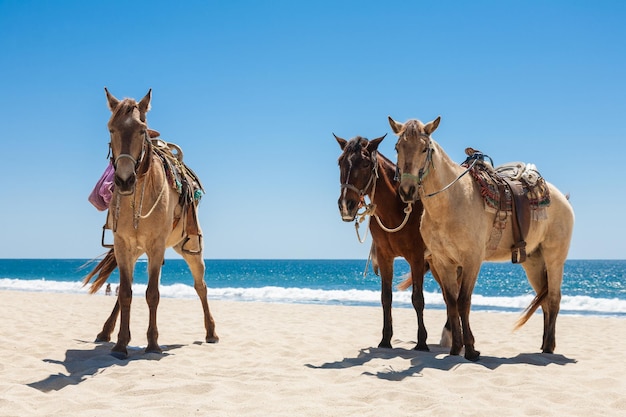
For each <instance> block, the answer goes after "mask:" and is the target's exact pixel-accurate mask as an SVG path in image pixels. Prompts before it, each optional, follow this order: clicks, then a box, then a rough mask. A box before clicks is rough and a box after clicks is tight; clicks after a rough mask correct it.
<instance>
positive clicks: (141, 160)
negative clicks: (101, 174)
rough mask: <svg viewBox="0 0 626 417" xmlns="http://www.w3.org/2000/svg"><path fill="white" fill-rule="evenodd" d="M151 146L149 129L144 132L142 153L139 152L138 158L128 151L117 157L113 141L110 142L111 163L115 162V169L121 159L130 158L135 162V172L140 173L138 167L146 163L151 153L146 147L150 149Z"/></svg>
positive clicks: (109, 156)
mask: <svg viewBox="0 0 626 417" xmlns="http://www.w3.org/2000/svg"><path fill="white" fill-rule="evenodd" d="M150 147H151V143H150V137H149V136H148V131H147V130H146V131H145V132H144V140H143V142H142V144H141V154H139V158H138V159H135V157H134V156H132V155H131V154H128V153H122V154H119V155H118V156H117V157H116V156H115V155H113V148H112V147H111V142H109V155H108V158H109V159H110V160H111V163H112V164H113V169H115V170H117V163H118V162H119V161H120V159H130V160H131V162H132V163H133V166H134V167H135V172H136V173H137V174H139V172H138V169H139V167H140V166H141V165H142V164H143V163H144V158H145V157H146V154H148V153H149V152H146V148H148V149H150ZM146 171H147V170H146ZM142 174H145V172H142Z"/></svg>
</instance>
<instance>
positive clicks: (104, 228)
mask: <svg viewBox="0 0 626 417" xmlns="http://www.w3.org/2000/svg"><path fill="white" fill-rule="evenodd" d="M107 230H111V229H109V228H108V227H107V225H106V224H105V225H104V226H102V240H101V241H100V244H101V245H102V247H103V248H107V249H112V248H113V243H104V235H105V233H106V231H107Z"/></svg>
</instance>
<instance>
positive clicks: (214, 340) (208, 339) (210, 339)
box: [206, 336, 220, 343]
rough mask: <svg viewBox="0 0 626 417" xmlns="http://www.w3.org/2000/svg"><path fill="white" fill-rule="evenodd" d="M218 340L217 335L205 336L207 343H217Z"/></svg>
mask: <svg viewBox="0 0 626 417" xmlns="http://www.w3.org/2000/svg"><path fill="white" fill-rule="evenodd" d="M219 341H220V338H219V337H218V336H213V337H207V338H206V342H207V343H218V342H219Z"/></svg>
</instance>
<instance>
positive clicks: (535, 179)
mask: <svg viewBox="0 0 626 417" xmlns="http://www.w3.org/2000/svg"><path fill="white" fill-rule="evenodd" d="M497 172H498V168H496V169H495V171H494V169H493V168H492V167H491V166H490V165H487V164H486V163H485V162H484V161H477V163H476V164H475V165H474V167H473V168H472V169H470V175H471V176H472V178H473V179H474V181H476V183H477V184H478V186H479V187H480V194H481V195H482V196H483V199H484V201H485V208H486V209H487V210H489V211H493V212H497V211H498V210H505V211H509V212H510V211H512V207H511V205H512V204H513V203H512V198H511V195H510V194H509V193H508V192H507V193H505V194H506V195H505V196H502V195H501V193H500V191H499V189H498V184H500V183H501V182H502V181H503V180H502V178H501V176H503V175H506V173H507V172H508V170H500V172H499V173H497ZM516 176H517V177H518V179H515V180H516V181H519V182H520V183H521V184H522V186H523V189H524V193H525V194H526V197H527V198H528V200H529V203H530V209H531V214H532V218H533V219H535V220H542V219H545V218H546V213H545V208H546V207H548V206H549V205H550V190H549V189H548V186H547V184H546V182H545V180H544V179H543V177H541V175H540V174H539V173H538V172H537V171H536V170H534V169H532V171H530V170H529V175H516ZM509 178H510V177H509ZM529 179H532V180H530V181H529Z"/></svg>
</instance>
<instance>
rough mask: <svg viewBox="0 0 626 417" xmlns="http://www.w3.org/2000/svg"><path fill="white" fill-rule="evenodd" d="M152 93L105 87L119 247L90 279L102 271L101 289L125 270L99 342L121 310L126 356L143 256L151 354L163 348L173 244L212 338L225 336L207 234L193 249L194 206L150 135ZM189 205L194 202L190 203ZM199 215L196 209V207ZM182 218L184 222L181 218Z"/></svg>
mask: <svg viewBox="0 0 626 417" xmlns="http://www.w3.org/2000/svg"><path fill="white" fill-rule="evenodd" d="M151 91H152V90H150V91H148V94H146V96H145V97H144V98H143V99H141V101H139V102H136V101H135V100H133V99H128V98H126V99H123V100H121V101H120V100H118V99H117V98H115V97H114V96H113V95H111V94H110V93H109V91H108V90H107V89H106V88H105V92H106V97H107V100H108V105H109V109H110V110H111V112H112V116H111V118H110V120H109V123H108V128H109V131H110V133H111V143H110V147H111V148H110V149H111V160H112V161H113V165H114V168H115V193H114V195H113V198H112V200H111V204H110V207H109V215H110V219H111V218H112V223H113V225H112V229H113V245H114V249H113V250H111V251H110V252H109V254H108V255H107V257H106V258H105V259H104V260H103V261H101V262H100V264H99V265H98V266H97V267H96V269H95V270H94V271H93V272H92V273H91V274H90V275H89V276H87V278H85V281H84V282H85V283H87V282H89V280H90V278H91V277H92V276H93V275H94V274H95V273H96V272H100V276H99V277H98V279H97V280H96V281H95V282H94V283H93V285H92V288H91V291H92V292H95V291H97V289H98V288H100V286H102V284H103V283H104V282H105V281H106V278H107V277H108V276H109V275H110V273H111V272H112V271H113V269H114V268H115V266H116V265H117V267H118V268H119V272H120V286H119V295H118V300H117V303H116V306H115V308H114V310H113V312H112V313H111V316H110V317H109V319H108V320H107V322H106V323H105V325H104V327H103V330H102V332H101V333H100V334H99V335H98V340H106V341H108V340H109V338H110V334H111V332H112V330H113V327H114V325H115V321H116V318H117V310H118V308H119V310H120V312H121V319H120V329H119V333H118V338H117V343H116V345H115V346H114V347H113V349H112V352H113V353H114V354H115V355H116V356H120V357H126V356H127V355H128V352H127V346H128V343H129V342H130V328H129V320H130V305H131V300H132V283H133V270H134V268H135V263H136V261H137V259H138V258H139V257H140V256H141V255H143V254H146V255H147V257H148V288H147V290H146V301H147V303H148V308H149V312H150V317H149V324H148V332H147V339H148V345H147V347H146V352H161V347H160V346H159V344H158V343H157V338H158V335H159V332H158V329H157V307H158V304H159V298H160V295H159V281H160V276H161V266H162V265H163V262H164V256H165V249H166V248H168V247H172V248H173V249H174V250H175V251H176V252H178V253H179V254H180V255H181V256H182V257H183V258H184V259H185V261H186V262H187V264H188V265H189V268H190V270H191V274H192V275H193V279H194V288H195V290H196V292H197V293H198V296H199V297H200V301H201V303H202V309H203V311H204V324H205V328H206V338H205V340H206V342H208V343H215V342H217V341H218V340H219V338H218V336H217V334H216V333H215V322H214V321H213V317H212V316H211V313H210V311H209V303H208V300H207V288H206V283H205V281H204V272H205V266H204V259H203V257H202V232H201V231H200V229H199V225H198V230H197V232H198V233H197V239H199V241H197V242H196V245H197V247H194V250H189V247H186V246H185V245H188V244H189V242H188V241H189V239H188V238H189V237H190V236H189V235H188V233H187V229H186V227H185V225H186V223H187V222H186V221H185V220H186V219H185V217H186V216H187V215H188V207H183V205H184V203H182V205H181V200H183V199H181V198H180V196H179V193H178V191H177V190H176V188H174V187H173V186H172V185H171V182H170V181H169V180H168V177H167V173H166V168H165V166H164V163H163V161H162V160H161V158H159V156H158V155H157V154H156V151H155V149H153V145H152V143H151V141H150V140H149V137H148V127H147V124H146V113H147V112H148V110H149V108H150V100H151ZM189 204H194V202H190V203H189ZM193 214H194V215H195V208H193ZM181 218H182V220H181Z"/></svg>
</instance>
